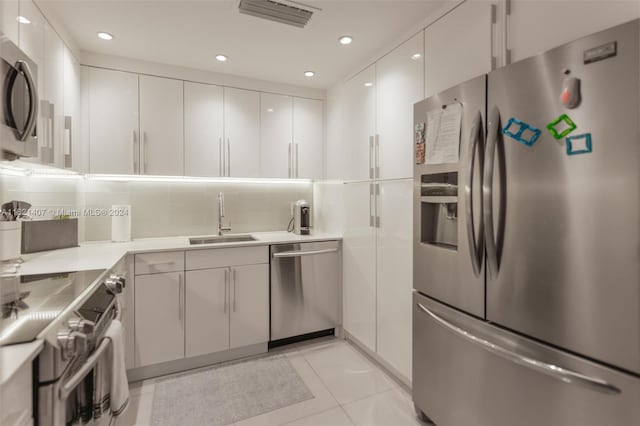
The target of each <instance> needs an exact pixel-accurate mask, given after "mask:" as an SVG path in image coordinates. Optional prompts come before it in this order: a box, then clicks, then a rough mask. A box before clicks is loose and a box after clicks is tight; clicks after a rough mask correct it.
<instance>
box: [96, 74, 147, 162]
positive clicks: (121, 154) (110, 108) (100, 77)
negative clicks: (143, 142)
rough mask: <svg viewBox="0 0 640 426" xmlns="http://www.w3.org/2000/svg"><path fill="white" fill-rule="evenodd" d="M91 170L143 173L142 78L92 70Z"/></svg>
mask: <svg viewBox="0 0 640 426" xmlns="http://www.w3.org/2000/svg"><path fill="white" fill-rule="evenodd" d="M88 86H89V171H90V172H91V173H107V174H110V173H114V174H118V173H119V174H134V173H140V140H139V132H138V75H137V74H132V73H128V72H122V71H112V70H106V69H101V68H89V84H88Z"/></svg>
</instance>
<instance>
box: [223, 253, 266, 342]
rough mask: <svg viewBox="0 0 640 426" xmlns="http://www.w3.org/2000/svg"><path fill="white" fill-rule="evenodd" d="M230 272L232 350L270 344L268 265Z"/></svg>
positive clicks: (230, 339) (237, 268)
mask: <svg viewBox="0 0 640 426" xmlns="http://www.w3.org/2000/svg"><path fill="white" fill-rule="evenodd" d="M230 269H231V271H230V272H231V285H230V292H229V296H230V300H229V302H230V307H231V321H230V324H231V325H230V333H229V334H230V336H229V346H230V348H231V349H234V348H240V347H242V346H249V345H254V344H257V343H264V342H267V341H268V340H269V265H267V264H262V265H247V266H236V267H233V268H230Z"/></svg>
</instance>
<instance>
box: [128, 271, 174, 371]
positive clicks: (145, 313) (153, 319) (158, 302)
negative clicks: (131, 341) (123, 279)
mask: <svg viewBox="0 0 640 426" xmlns="http://www.w3.org/2000/svg"><path fill="white" fill-rule="evenodd" d="M183 286H184V272H167V273H163V274H150V275H138V276H137V277H136V278H135V324H136V325H135V330H136V366H137V367H142V366H146V365H152V364H158V363H161V362H166V361H173V360H176V359H179V358H183V357H184V320H185V315H184V314H185V313H184V299H183V297H184V296H183V292H184V289H183Z"/></svg>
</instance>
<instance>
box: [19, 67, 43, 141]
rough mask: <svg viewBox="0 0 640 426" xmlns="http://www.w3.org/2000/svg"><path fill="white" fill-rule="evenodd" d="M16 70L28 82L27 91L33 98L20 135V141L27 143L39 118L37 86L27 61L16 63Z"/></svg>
mask: <svg viewBox="0 0 640 426" xmlns="http://www.w3.org/2000/svg"><path fill="white" fill-rule="evenodd" d="M16 69H17V70H18V71H20V72H21V73H22V74H23V75H24V78H25V79H26V80H27V89H28V90H29V96H30V97H31V105H30V107H29V118H28V119H27V124H26V125H25V129H24V131H23V132H22V133H21V134H20V135H19V139H20V140H21V141H25V140H27V138H28V137H29V135H30V134H31V133H33V129H34V127H35V126H36V120H37V118H38V92H37V90H36V85H35V83H34V82H33V76H32V75H31V70H30V69H29V65H28V64H27V63H26V62H25V61H18V62H16Z"/></svg>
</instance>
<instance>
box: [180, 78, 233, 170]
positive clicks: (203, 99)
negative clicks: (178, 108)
mask: <svg viewBox="0 0 640 426" xmlns="http://www.w3.org/2000/svg"><path fill="white" fill-rule="evenodd" d="M184 120H185V121H184V174H185V175H186V176H223V167H222V160H223V157H224V156H223V137H224V95H223V89H222V87H220V86H213V85H210V84H200V83H192V82H188V81H185V82H184Z"/></svg>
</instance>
